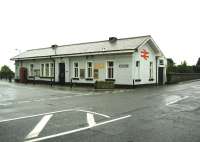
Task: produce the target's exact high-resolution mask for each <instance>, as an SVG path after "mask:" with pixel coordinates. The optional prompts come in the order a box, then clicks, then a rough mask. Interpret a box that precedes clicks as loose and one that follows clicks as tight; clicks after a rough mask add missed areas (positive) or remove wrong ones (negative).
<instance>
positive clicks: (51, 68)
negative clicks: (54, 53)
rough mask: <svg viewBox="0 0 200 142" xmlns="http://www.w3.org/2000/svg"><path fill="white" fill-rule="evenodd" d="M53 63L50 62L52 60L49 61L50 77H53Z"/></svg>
mask: <svg viewBox="0 0 200 142" xmlns="http://www.w3.org/2000/svg"><path fill="white" fill-rule="evenodd" d="M51 65H53V66H51ZM54 68H55V67H54V63H52V62H50V63H49V75H50V77H54V71H55V70H54Z"/></svg>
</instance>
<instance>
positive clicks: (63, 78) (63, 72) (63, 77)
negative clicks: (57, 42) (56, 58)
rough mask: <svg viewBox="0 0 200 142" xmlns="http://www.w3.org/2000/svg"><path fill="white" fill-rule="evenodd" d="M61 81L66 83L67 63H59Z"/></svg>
mask: <svg viewBox="0 0 200 142" xmlns="http://www.w3.org/2000/svg"><path fill="white" fill-rule="evenodd" d="M59 83H60V84H65V63H59Z"/></svg>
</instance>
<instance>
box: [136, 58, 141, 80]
mask: <svg viewBox="0 0 200 142" xmlns="http://www.w3.org/2000/svg"><path fill="white" fill-rule="evenodd" d="M136 78H137V79H140V61H136Z"/></svg>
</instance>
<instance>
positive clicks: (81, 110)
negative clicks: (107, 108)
mask: <svg viewBox="0 0 200 142" xmlns="http://www.w3.org/2000/svg"><path fill="white" fill-rule="evenodd" d="M75 111H80V112H86V113H92V114H96V115H100V116H103V117H106V118H110V116H108V115H105V114H102V113H97V112H94V111H88V110H83V109H75Z"/></svg>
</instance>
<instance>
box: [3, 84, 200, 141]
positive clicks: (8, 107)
mask: <svg viewBox="0 0 200 142" xmlns="http://www.w3.org/2000/svg"><path fill="white" fill-rule="evenodd" d="M0 141H1V142H23V141H26V142H34V141H45V142H68V141H69V142H77V141H80V142H94V141H95V142H110V141H113V142H161V141H162V142H199V141H200V81H195V82H185V83H182V84H176V85H169V86H158V87H156V86H154V87H145V88H136V89H134V90H132V89H129V90H124V89H120V90H114V91H94V90H93V89H90V88H75V89H72V90H70V89H69V88H67V87H53V88H51V87H49V86H41V85H35V86H34V85H23V84H14V83H12V84H9V83H7V82H4V81H1V82H0Z"/></svg>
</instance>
